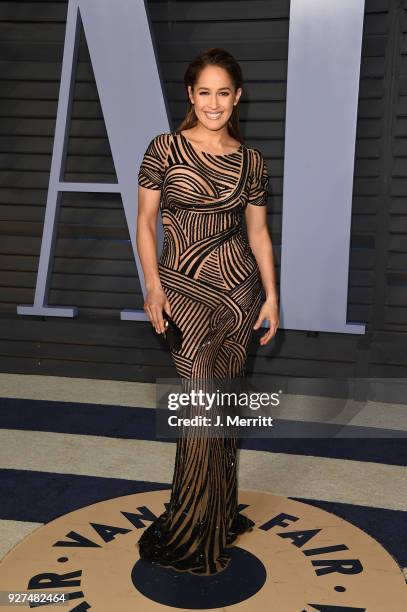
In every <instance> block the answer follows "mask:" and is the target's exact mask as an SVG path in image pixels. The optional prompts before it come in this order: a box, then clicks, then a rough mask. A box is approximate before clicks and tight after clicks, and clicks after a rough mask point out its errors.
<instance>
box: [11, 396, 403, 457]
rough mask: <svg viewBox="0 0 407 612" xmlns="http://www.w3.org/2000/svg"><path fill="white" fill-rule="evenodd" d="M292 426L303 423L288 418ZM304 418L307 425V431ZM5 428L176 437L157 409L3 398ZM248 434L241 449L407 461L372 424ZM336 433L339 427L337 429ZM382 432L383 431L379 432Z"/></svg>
mask: <svg viewBox="0 0 407 612" xmlns="http://www.w3.org/2000/svg"><path fill="white" fill-rule="evenodd" d="M286 423H287V427H292V428H297V427H298V424H297V423H295V422H293V423H290V422H288V421H286ZM307 427H308V425H307V424H304V423H302V424H301V429H302V430H306V428H307ZM0 428H3V429H5V428H7V429H23V430H31V431H49V432H55V433H68V434H82V435H95V436H105V437H111V438H125V439H132V440H161V441H165V442H171V441H174V440H173V439H170V438H160V437H157V436H156V434H155V432H156V427H155V410H152V409H149V408H132V407H127V406H115V405H101V404H86V403H78V402H59V401H58V402H56V401H45V400H31V399H16V398H0ZM312 428H313V425H312V424H309V437H308V438H290V437H288V438H287V437H286V438H279V437H273V438H244V439H239V446H240V447H241V448H246V449H251V450H263V451H269V452H270V451H271V452H279V453H294V454H300V455H315V456H318V457H331V458H336V459H353V460H357V461H373V462H377V463H385V464H389V465H407V444H406V440H405V439H400V438H368V437H365V436H366V435H368V434H369V432H370V431H371V429H369V428H358V431H359V432H360V438H317V437H312V433H313V429H312ZM333 433H334V432H333ZM375 433H376V435H377V430H376V431H375Z"/></svg>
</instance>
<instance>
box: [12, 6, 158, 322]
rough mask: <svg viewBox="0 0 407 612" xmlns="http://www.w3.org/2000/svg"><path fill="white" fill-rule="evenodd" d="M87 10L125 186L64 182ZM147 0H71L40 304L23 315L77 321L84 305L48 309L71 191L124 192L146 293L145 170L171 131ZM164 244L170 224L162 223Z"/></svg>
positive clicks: (125, 315)
mask: <svg viewBox="0 0 407 612" xmlns="http://www.w3.org/2000/svg"><path fill="white" fill-rule="evenodd" d="M79 13H80V17H81V19H82V23H83V29H84V33H85V36H86V41H87V44H88V48H89V55H90V58H91V62H92V66H93V71H94V74H95V80H96V84H97V89H98V92H99V98H100V103H101V107H102V111H103V115H104V119H105V123H106V130H107V135H108V138H109V143H110V148H111V151H112V156H113V162H114V165H115V168H116V174H117V179H118V182H117V183H114V184H106V183H68V182H64V181H63V180H62V176H63V173H64V165H65V158H66V149H67V141H68V129H69V119H70V110H71V105H72V97H73V88H74V81H75V79H74V74H75V67H76V59H77V52H78V44H79V27H80V21H79ZM155 55H156V54H155V48H154V41H153V39H152V36H151V32H150V22H149V18H148V15H147V12H146V7H145V4H144V2H143V0H134V1H132V2H129V1H128V0H70V2H69V5H68V17H67V24H66V34H65V46H64V56H63V62H62V74H61V86H60V91H59V101H58V110H57V121H56V128H55V139H54V148H53V153H52V162H51V172H50V178H49V187H48V196H47V206H46V211H45V222H44V230H43V236H42V243H41V253H40V261H39V267H38V276H37V283H36V289H35V298H34V304H33V305H32V306H31V305H20V306H18V307H17V313H18V314H28V315H47V316H59V317H73V316H75V315H76V314H77V308H76V307H65V306H48V305H47V297H48V288H49V282H50V278H51V270H52V261H53V253H54V246H55V237H56V233H57V224H58V212H59V207H60V202H61V194H62V193H63V192H64V191H79V192H101V193H120V194H121V197H122V202H123V206H124V210H125V214H126V221H127V225H128V228H129V234H130V237H131V243H132V247H133V252H134V257H135V260H136V265H137V269H138V274H139V278H140V283H141V285H142V290H143V294H144V293H145V288H144V286H143V274H142V268H141V264H140V261H139V258H138V255H137V249H136V244H135V233H136V210H137V207H136V204H137V174H138V166H139V164H140V162H141V159H142V156H143V153H144V151H145V149H146V146H147V144H148V142H149V140H150V139H151V138H152V136H153V135H155V134H157V133H160V132H167V131H169V122H168V112H167V105H166V101H165V96H164V92H163V91H162V86H161V78H160V74H159V71H158V64H157V61H156V56H155ZM158 242H159V244H158V247H159V248H161V244H162V224H161V221H160V223H159V224H158ZM121 318H122V319H135V320H147V319H148V317H147V314H146V313H145V312H144V310H140V311H137V310H135V311H131V310H124V311H122V313H121Z"/></svg>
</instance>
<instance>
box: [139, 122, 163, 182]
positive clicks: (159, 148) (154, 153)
mask: <svg viewBox="0 0 407 612" xmlns="http://www.w3.org/2000/svg"><path fill="white" fill-rule="evenodd" d="M169 136H170V135H169V134H158V136H154V138H153V139H152V140H150V142H149V144H148V146H147V149H146V151H145V153H144V156H143V159H142V161H141V164H140V168H139V173H138V184H139V185H141V186H142V187H147V189H161V187H162V184H163V181H164V174H165V169H166V165H167V156H168V148H169Z"/></svg>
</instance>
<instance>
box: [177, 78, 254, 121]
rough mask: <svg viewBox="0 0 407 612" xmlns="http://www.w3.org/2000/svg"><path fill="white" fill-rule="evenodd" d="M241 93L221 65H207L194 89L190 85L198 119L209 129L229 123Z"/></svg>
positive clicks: (191, 98)
mask: <svg viewBox="0 0 407 612" xmlns="http://www.w3.org/2000/svg"><path fill="white" fill-rule="evenodd" d="M241 93H242V89H241V88H239V89H237V90H235V88H234V85H233V81H232V80H231V78H230V76H229V73H228V72H227V71H226V70H225V69H224V68H220V67H219V66H206V68H204V69H203V70H202V72H201V74H200V75H199V78H198V80H197V82H196V83H195V86H194V89H193V90H192V89H191V87H190V86H189V87H188V94H189V99H190V100H191V102H192V103H193V105H194V107H195V114H196V116H197V118H198V121H200V122H201V123H202V124H203V125H204V126H205V127H206V128H208V129H209V130H219V129H220V128H222V127H223V126H224V125H226V124H227V122H228V120H229V117H230V115H231V114H232V111H233V107H234V105H235V104H237V103H238V101H239V98H240V96H241Z"/></svg>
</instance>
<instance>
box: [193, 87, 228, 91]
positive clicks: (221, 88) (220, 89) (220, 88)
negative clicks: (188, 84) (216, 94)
mask: <svg viewBox="0 0 407 612" xmlns="http://www.w3.org/2000/svg"><path fill="white" fill-rule="evenodd" d="M198 89H210V88H209V87H202V86H201V87H198ZM223 89H228V90H229V91H231V89H230V87H219V89H218V91H222V90H223Z"/></svg>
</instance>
